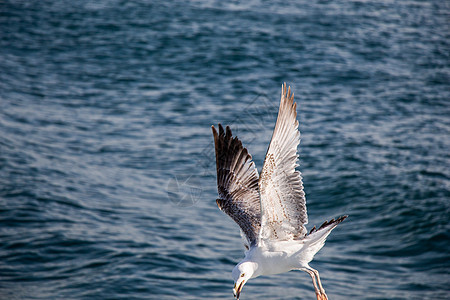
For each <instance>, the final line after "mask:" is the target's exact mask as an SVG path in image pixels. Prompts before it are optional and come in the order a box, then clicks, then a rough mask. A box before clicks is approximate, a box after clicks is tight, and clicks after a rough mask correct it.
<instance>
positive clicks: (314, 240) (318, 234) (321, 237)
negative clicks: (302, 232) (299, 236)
mask: <svg viewBox="0 0 450 300" xmlns="http://www.w3.org/2000/svg"><path fill="white" fill-rule="evenodd" d="M347 217H348V216H347V215H346V216H342V217H339V218H337V219H336V220H335V219H332V220H331V221H325V222H324V223H323V224H322V225H320V227H319V228H318V229H316V226H314V227H313V228H312V229H311V231H310V232H309V233H308V234H307V235H306V237H305V241H306V242H310V243H311V244H318V243H321V244H322V245H323V244H324V243H325V239H326V238H327V236H328V235H329V234H330V233H331V231H332V230H333V229H334V228H335V227H336V226H338V224H339V223H341V222H342V221H344V220H345V219H346V218H347Z"/></svg>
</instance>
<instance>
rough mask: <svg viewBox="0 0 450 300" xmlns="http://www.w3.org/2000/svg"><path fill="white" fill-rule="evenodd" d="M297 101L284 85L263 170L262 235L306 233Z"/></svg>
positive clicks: (277, 236) (284, 236) (287, 236)
mask: <svg viewBox="0 0 450 300" xmlns="http://www.w3.org/2000/svg"><path fill="white" fill-rule="evenodd" d="M296 108H297V105H296V103H295V102H294V95H293V94H291V89H290V88H289V89H286V84H284V85H283V87H282V92H281V101H280V109H279V111H278V118H277V122H276V124H275V129H274V131H273V136H272V140H271V141H270V145H269V149H268V150H267V154H266V158H265V160H264V166H263V169H262V171H261V177H260V182H259V189H260V193H261V209H262V218H261V223H262V224H261V226H262V231H261V238H262V239H263V240H289V239H298V238H302V237H304V236H305V234H306V233H307V232H306V228H305V226H304V224H306V223H308V215H307V213H306V200H305V193H304V192H303V183H302V178H301V176H300V172H299V171H296V170H295V168H296V167H297V166H298V165H297V159H298V155H297V146H298V144H299V143H300V132H299V131H298V121H297V111H296Z"/></svg>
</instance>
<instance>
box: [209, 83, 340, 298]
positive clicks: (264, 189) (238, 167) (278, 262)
mask: <svg viewBox="0 0 450 300" xmlns="http://www.w3.org/2000/svg"><path fill="white" fill-rule="evenodd" d="M296 109H297V103H295V102H294V94H293V93H292V94H291V89H290V87H289V88H288V89H286V83H285V84H284V85H283V86H282V89H281V102H280V108H279V111H278V118H277V121H276V124H275V129H274V131H273V135H272V140H271V141H270V144H269V148H268V150H267V154H266V157H265V159H264V165H263V168H262V171H261V175H258V171H257V169H256V167H255V163H254V162H253V161H252V156H251V155H250V154H249V153H248V151H247V149H246V148H244V147H243V146H242V142H241V141H240V140H239V139H238V138H237V137H233V136H232V133H231V129H230V128H229V127H228V126H227V127H226V129H225V130H224V128H223V127H222V125H221V124H219V126H218V129H219V130H218V131H217V130H216V128H214V126H212V132H213V135H214V144H215V152H216V166H217V187H218V194H219V198H218V199H217V200H216V202H217V205H218V207H219V208H220V209H221V210H222V211H223V212H225V213H226V214H227V215H229V216H230V217H231V218H232V219H233V220H234V221H235V222H236V223H237V225H239V227H240V230H241V235H242V237H243V240H244V246H245V249H246V250H245V258H244V259H243V260H241V261H240V262H239V263H238V264H237V265H236V266H235V267H234V269H233V271H232V276H233V280H234V288H233V294H234V296H235V297H236V298H237V299H239V296H240V294H241V291H242V288H243V286H244V284H245V283H247V281H248V280H249V279H251V278H255V277H258V276H261V275H272V274H279V273H284V272H288V271H291V270H301V271H305V272H306V273H308V274H309V275H310V276H311V278H312V282H313V285H314V289H315V292H316V297H317V300H327V299H328V297H327V295H326V293H325V290H324V288H323V287H322V283H321V282H320V277H319V272H318V271H317V270H315V269H313V268H311V267H310V266H309V262H311V260H312V259H313V257H314V255H315V254H316V253H317V252H318V251H319V250H320V249H321V248H322V247H323V246H324V244H325V239H326V238H327V236H328V235H329V234H330V232H331V231H332V230H333V229H334V228H335V227H336V226H337V225H338V224H339V223H341V222H342V221H344V219H345V218H347V216H342V217H340V218H337V219H336V220H335V219H333V220H331V221H325V222H324V223H323V224H322V225H321V226H320V227H319V228H316V227H313V228H312V229H311V230H310V231H309V232H308V231H307V230H306V227H305V224H307V223H308V215H307V212H306V199H305V193H304V191H303V182H302V177H301V175H300V172H299V171H297V170H296V167H297V166H298V164H297V160H298V154H297V147H298V145H299V143H300V132H299V130H298V121H297V110H296Z"/></svg>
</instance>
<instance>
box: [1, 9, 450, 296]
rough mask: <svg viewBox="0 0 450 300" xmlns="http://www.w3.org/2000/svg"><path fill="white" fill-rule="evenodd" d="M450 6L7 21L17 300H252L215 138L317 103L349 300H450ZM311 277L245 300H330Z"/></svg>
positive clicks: (321, 259) (6, 234)
mask: <svg viewBox="0 0 450 300" xmlns="http://www.w3.org/2000/svg"><path fill="white" fill-rule="evenodd" d="M449 20H450V5H449V2H448V1H441V0H435V1H271V2H267V1H258V0H255V1H248V2H247V4H241V3H238V2H230V3H228V2H225V1H223V2H222V1H207V0H199V1H193V2H190V3H171V1H113V0H111V1H107V0H103V1H14V0H13V1H6V2H5V1H2V2H0V298H1V299H232V285H233V282H232V280H231V270H232V268H233V266H234V264H235V263H237V262H238V261H239V259H240V258H242V256H243V252H242V250H243V247H242V243H241V239H240V236H239V232H238V228H237V226H236V225H235V224H234V223H233V222H232V221H231V220H230V219H229V218H228V217H226V216H225V215H224V214H223V213H222V212H220V211H219V210H218V209H217V207H216V204H215V199H216V197H217V192H216V186H215V169H214V168H215V165H214V153H213V148H212V147H213V144H212V135H211V129H210V126H211V125H212V124H217V123H218V122H221V123H223V124H228V125H230V126H231V127H232V129H233V130H234V133H236V134H238V136H239V137H240V138H241V139H242V140H243V141H244V144H245V145H246V146H247V147H248V148H249V151H250V153H252V154H253V156H254V159H255V161H256V163H257V166H258V167H259V168H261V165H262V161H263V158H264V154H265V151H266V147H267V145H268V142H269V139H270V136H271V132H272V129H273V126H274V122H275V118H276V113H277V106H278V101H279V95H280V91H281V84H282V83H283V82H284V81H286V82H287V83H288V84H289V85H291V87H292V88H293V90H294V92H295V95H296V100H297V101H298V102H299V103H298V104H299V105H298V107H299V119H300V129H301V132H302V142H301V147H300V155H301V156H300V163H301V167H300V169H301V171H302V172H303V175H304V185H305V191H306V194H307V203H308V209H309V215H310V224H309V225H308V228H311V227H312V226H313V225H320V223H321V222H322V221H324V220H325V219H330V218H332V217H336V216H340V215H343V214H349V215H350V217H349V218H348V219H347V220H346V221H345V222H344V223H342V225H340V226H339V227H338V228H337V229H336V230H335V231H333V233H332V234H331V236H330V238H329V239H328V242H327V244H326V246H325V248H324V249H322V250H321V252H319V254H318V255H317V256H316V259H315V260H314V261H313V262H312V264H311V265H312V266H313V267H315V268H317V269H318V270H319V271H320V272H321V276H322V279H323V284H324V286H325V289H326V290H327V293H328V295H329V297H330V299H446V298H448V297H449V295H450V275H449V273H450V254H449V249H450V243H449V238H450V236H449V235H450V234H449V230H450V225H449V221H450V217H449V216H450V151H449V149H450V21H449ZM313 291H314V290H313V287H312V284H311V282H310V278H309V276H308V275H307V274H306V273H303V272H290V273H287V274H283V275H277V276H271V277H260V278H257V279H254V280H252V281H250V283H248V284H247V285H246V287H245V289H244V292H243V296H242V299H314V292H313Z"/></svg>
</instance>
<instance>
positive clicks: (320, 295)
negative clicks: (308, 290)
mask: <svg viewBox="0 0 450 300" xmlns="http://www.w3.org/2000/svg"><path fill="white" fill-rule="evenodd" d="M316 297H317V300H328V296H327V294H325V292H323V293H322V292H319V293H316Z"/></svg>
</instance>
